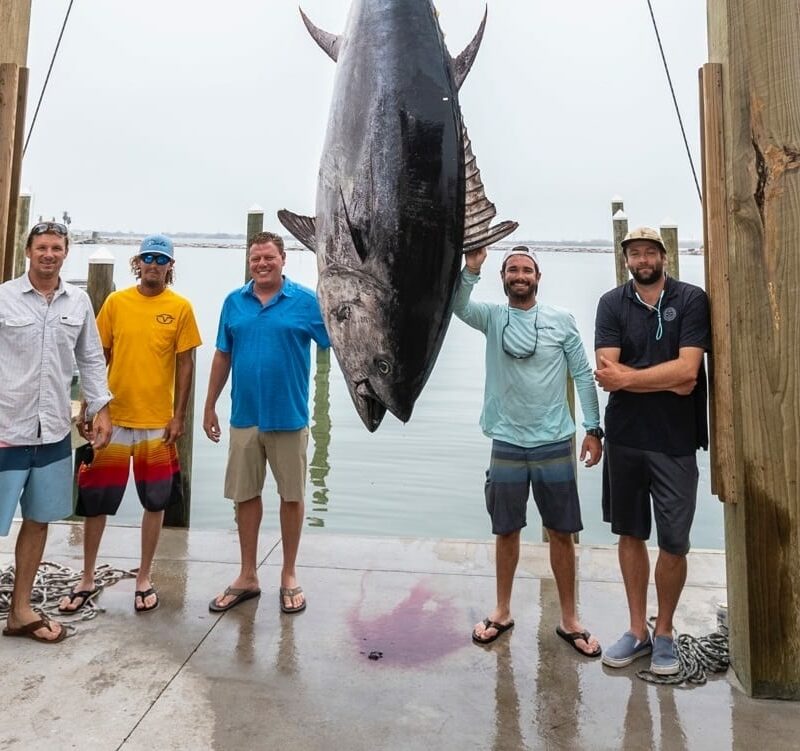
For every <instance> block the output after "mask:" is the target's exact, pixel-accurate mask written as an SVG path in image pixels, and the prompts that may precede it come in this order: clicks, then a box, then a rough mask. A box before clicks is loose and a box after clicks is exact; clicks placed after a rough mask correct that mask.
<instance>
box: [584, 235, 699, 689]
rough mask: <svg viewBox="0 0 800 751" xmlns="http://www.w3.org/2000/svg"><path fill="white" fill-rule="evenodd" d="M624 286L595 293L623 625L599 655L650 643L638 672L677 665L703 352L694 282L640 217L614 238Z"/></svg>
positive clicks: (641, 651) (607, 660)
mask: <svg viewBox="0 0 800 751" xmlns="http://www.w3.org/2000/svg"><path fill="white" fill-rule="evenodd" d="M622 250H623V253H624V254H625V260H626V263H627V266H628V270H629V271H630V273H631V276H632V277H633V278H632V279H631V280H630V281H628V282H627V283H626V284H623V285H622V286H620V287H617V288H616V289H613V290H611V291H610V292H607V293H606V294H605V295H603V296H602V297H601V298H600V302H599V303H598V306H597V317H596V320H595V353H596V357H597V370H596V371H595V378H596V379H597V382H598V383H599V384H600V386H601V387H602V388H603V389H604V390H605V391H607V392H610V394H611V395H610V397H609V400H608V406H607V407H606V413H605V433H606V445H605V458H604V462H603V518H604V520H605V521H607V522H610V523H611V529H612V531H613V532H614V533H615V534H617V535H619V536H620V537H619V563H620V568H621V569H622V577H623V579H624V581H625V592H626V594H627V598H628V609H629V612H630V628H629V630H628V631H626V632H625V633H624V634H623V636H622V637H621V638H620V639H619V640H618V641H617V642H616V643H615V644H613V645H612V646H611V647H609V648H607V649H606V651H605V653H604V654H603V663H604V664H606V665H608V666H609V667H624V666H625V665H629V664H631V663H632V662H633V661H634V660H636V659H638V658H639V657H643V656H645V655H648V654H651V653H652V658H651V664H650V670H651V671H652V672H653V673H656V674H658V675H674V674H675V673H677V672H678V671H679V669H680V665H679V661H678V658H677V654H676V652H675V645H674V642H673V637H672V633H673V631H672V617H673V615H674V613H675V608H676V607H677V604H678V599H679V598H680V594H681V591H682V590H683V585H684V582H685V581H686V554H687V553H688V552H689V530H690V528H691V525H692V519H693V518H694V511H695V503H696V498H697V480H698V472H697V461H696V458H695V452H696V451H697V449H698V448H704V449H707V448H708V425H707V420H706V393H707V392H706V377H705V369H704V367H703V355H704V353H705V352H706V351H707V350H708V349H709V348H710V342H711V337H710V331H709V314H708V299H707V297H706V294H705V292H703V290H702V289H700V288H699V287H695V286H694V285H691V284H686V283H685V282H679V281H677V280H676V279H672V278H670V277H668V276H667V275H666V274H665V273H664V262H665V260H666V250H665V248H664V243H663V241H662V239H661V236H660V235H659V234H658V232H656V231H655V230H653V229H650V228H647V227H642V228H640V229H636V230H633V231H632V232H629V233H628V235H627V236H626V237H625V239H624V240H623V241H622ZM651 498H652V507H653V515H654V516H655V522H656V531H657V534H658V547H659V555H658V561H657V563H656V570H655V584H656V592H657V596H658V616H657V618H656V624H655V629H654V632H653V637H652V638H651V637H650V633H649V631H648V628H647V617H646V609H647V584H648V580H649V578H650V559H649V557H648V553H647V548H646V545H645V541H646V540H648V539H649V537H650V527H651V507H650V499H651Z"/></svg>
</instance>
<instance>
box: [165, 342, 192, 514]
mask: <svg viewBox="0 0 800 751" xmlns="http://www.w3.org/2000/svg"><path fill="white" fill-rule="evenodd" d="M194 359H195V357H194V352H192V360H194ZM195 365H196V362H195ZM196 375H197V372H196V370H195V371H193V372H192V385H191V387H190V388H189V401H188V403H187V404H186V422H185V425H186V429H185V432H184V434H183V435H182V436H181V437H180V438H179V439H178V443H177V447H178V461H179V462H180V465H181V502H180V503H171V504H170V505H169V506H167V509H166V511H165V512H164V526H165V527H183V528H184V529H188V528H189V522H190V520H191V516H192V455H193V451H194V386H195V382H196V381H197V378H196Z"/></svg>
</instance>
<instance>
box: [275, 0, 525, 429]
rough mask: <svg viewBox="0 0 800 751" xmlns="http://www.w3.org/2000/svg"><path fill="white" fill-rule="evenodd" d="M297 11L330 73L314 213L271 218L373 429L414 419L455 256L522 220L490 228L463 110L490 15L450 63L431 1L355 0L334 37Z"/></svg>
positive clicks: (445, 319)
mask: <svg viewBox="0 0 800 751" xmlns="http://www.w3.org/2000/svg"><path fill="white" fill-rule="evenodd" d="M301 14H302V11H301ZM302 16H303V21H304V22H305V24H306V27H307V28H308V30H309V32H310V33H311V35H312V36H313V38H314V39H315V41H316V42H317V43H318V44H319V46H320V47H322V49H323V50H324V51H325V52H326V53H327V54H328V55H329V56H330V57H331V58H333V60H335V61H336V62H337V63H338V66H337V72H336V79H335V83H334V95H333V103H332V104H331V111H330V119H329V121H328V131H327V136H326V140H325V148H324V151H323V154H322V160H321V162H320V167H319V182H318V185H317V207H316V217H315V218H313V217H305V216H298V215H297V214H293V213H291V212H289V211H285V210H282V211H280V212H278V217H279V219H280V221H281V223H282V224H283V225H284V227H286V229H288V230H289V231H290V232H291V233H292V234H293V235H294V236H295V237H296V238H297V239H298V240H299V241H300V242H302V243H303V244H304V245H305V246H306V247H308V248H310V249H311V250H313V251H314V252H316V254H317V262H318V267H319V286H318V293H319V299H320V305H321V308H322V314H323V318H324V320H325V325H326V327H327V329H328V333H329V335H330V339H331V342H332V344H333V350H334V352H335V353H336V357H337V359H338V360H339V365H340V366H341V368H342V371H343V373H344V377H345V380H346V382H347V387H348V389H349V391H350V395H351V397H352V399H353V403H354V404H355V406H356V409H357V410H358V414H359V415H360V417H361V419H362V421H363V422H364V425H366V427H367V428H368V429H369V430H370V431H374V430H375V429H376V428H377V427H378V425H380V423H381V420H382V419H383V416H384V414H385V413H386V410H387V409H388V410H389V411H390V412H391V413H392V414H394V415H395V416H396V417H398V418H399V419H400V420H402V421H403V422H406V421H407V420H408V419H409V418H410V417H411V411H412V409H413V407H414V402H415V401H416V399H417V397H418V396H419V394H420V392H421V391H422V387H423V386H424V385H425V382H426V381H427V379H428V376H429V375H430V373H431V370H432V369H433V364H434V362H435V361H436V356H437V355H438V353H439V349H440V348H441V346H442V341H443V339H444V335H445V332H446V331H447V326H448V323H449V321H450V314H451V311H452V297H453V289H454V286H455V283H456V279H457V276H458V273H459V269H460V266H461V253H462V251H466V250H472V249H475V248H479V247H485V246H487V245H490V244H491V243H493V242H496V241H497V240H499V239H501V238H502V237H505V236H506V235H508V234H509V233H511V232H513V231H514V229H515V228H516V226H517V225H516V223H515V222H503V223H501V224H499V225H497V226H495V227H491V228H490V226H489V224H490V222H491V221H492V219H493V218H494V216H495V209H494V205H493V204H492V203H490V202H489V201H488V200H487V199H486V196H485V194H484V192H483V185H482V183H481V180H480V172H479V171H478V169H477V166H476V165H475V159H474V157H473V156H472V152H471V149H470V143H469V139H468V137H467V134H466V129H465V128H464V126H463V123H462V120H461V111H460V109H459V106H458V89H459V87H460V86H461V84H462V83H463V81H464V78H465V77H466V75H467V73H468V72H469V69H470V67H471V66H472V62H473V60H474V58H475V54H476V53H477V50H478V47H479V45H480V40H481V38H482V35H483V29H484V24H485V22H486V16H485V15H484V19H483V22H482V23H481V26H480V28H479V30H478V33H477V34H476V35H475V38H474V39H473V40H472V42H471V43H470V44H469V45H468V47H467V48H466V49H465V50H464V51H463V52H462V53H461V55H459V57H458V58H455V59H453V58H451V57H450V55H449V53H448V51H447V48H446V46H445V43H444V39H443V36H442V32H441V29H440V28H439V23H438V21H437V16H436V11H435V10H434V8H433V5H432V4H431V2H430V0H354V2H353V3H352V5H351V8H350V14H349V17H348V21H347V26H346V28H345V31H344V33H343V34H342V35H341V36H335V35H333V34H329V33H327V32H325V31H322V30H321V29H318V28H317V27H316V26H314V25H313V24H312V23H311V21H309V20H308V18H307V17H306V16H305V14H302Z"/></svg>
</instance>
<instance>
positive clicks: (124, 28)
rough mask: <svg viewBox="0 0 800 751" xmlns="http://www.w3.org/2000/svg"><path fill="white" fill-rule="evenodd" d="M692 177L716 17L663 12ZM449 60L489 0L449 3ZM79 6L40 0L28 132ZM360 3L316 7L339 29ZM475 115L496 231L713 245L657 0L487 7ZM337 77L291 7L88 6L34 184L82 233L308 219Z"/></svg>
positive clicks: (682, 6)
mask: <svg viewBox="0 0 800 751" xmlns="http://www.w3.org/2000/svg"><path fill="white" fill-rule="evenodd" d="M652 3H653V7H654V11H655V14H656V19H657V20H658V22H659V29H660V32H661V37H662V41H663V43H664V46H665V51H666V55H667V61H668V63H669V65H670V69H671V73H672V77H673V82H674V84H675V87H676V94H677V97H678V102H679V105H680V107H681V113H682V116H683V119H684V124H685V126H686V129H687V135H688V138H689V144H690V147H691V149H692V155H693V157H694V159H695V165H696V167H697V169H698V170H699V169H700V165H699V159H700V153H699V131H698V128H699V118H698V93H697V70H698V68H699V67H700V66H701V65H702V64H703V63H704V62H706V60H707V48H706V19H705V3H704V2H701V0H652ZM435 4H436V6H437V8H438V9H439V12H440V19H439V21H440V24H441V26H442V29H443V30H444V33H445V35H446V40H447V43H448V47H449V49H450V52H451V54H452V55H454V56H455V55H457V54H458V53H459V52H460V51H461V49H462V48H463V47H464V46H465V45H466V44H467V42H469V40H470V39H471V38H472V35H473V34H474V32H475V30H476V29H477V27H478V25H479V23H480V19H481V16H482V13H483V9H484V2H483V0H439V2H437V3H435ZM67 5H68V1H67V0H33V14H32V19H31V37H30V47H29V52H28V65H29V67H30V69H31V80H30V87H29V94H28V124H29V123H30V118H31V116H32V113H33V108H34V106H35V103H36V99H37V98H38V96H39V92H40V90H41V86H42V83H43V81H44V76H45V74H46V71H47V65H48V63H49V60H50V56H51V55H52V51H53V47H54V45H55V42H56V39H57V36H58V31H59V29H60V26H61V23H62V21H63V17H64V13H65V11H66V8H67ZM348 6H349V1H348V0H303V8H304V9H305V10H306V12H307V13H308V14H309V16H310V17H311V18H312V19H313V20H314V21H315V23H316V24H317V25H318V26H320V27H322V28H324V29H326V30H328V31H331V32H335V33H338V32H339V31H341V30H342V29H343V28H344V23H345V17H346V14H347V8H348ZM488 7H489V18H488V23H487V28H486V34H485V36H484V40H483V44H482V47H481V50H480V52H479V54H478V57H477V61H476V63H475V65H474V67H473V69H472V72H471V73H470V75H469V77H468V78H467V80H466V82H465V84H464V86H463V87H462V89H461V94H460V100H461V109H462V113H463V116H464V119H465V122H466V124H467V126H468V128H469V131H470V136H471V138H472V143H473V149H474V151H475V154H476V156H477V159H478V164H479V166H480V168H481V171H482V175H483V178H484V183H485V186H486V191H487V195H488V196H489V197H490V198H491V199H492V200H493V201H494V202H495V203H496V205H497V208H498V219H516V220H517V221H519V222H520V229H519V230H518V232H517V234H516V236H515V237H516V238H518V239H523V238H528V239H551V240H566V239H578V240H580V239H589V238H602V237H610V234H611V221H610V200H611V198H612V197H613V196H614V195H616V194H619V195H620V196H622V198H623V199H624V201H625V209H626V212H627V214H628V217H629V220H630V222H631V225H632V226H634V225H640V224H650V225H658V224H660V223H661V222H662V221H663V220H665V219H667V218H669V219H671V220H673V221H674V222H675V223H677V224H678V226H679V231H680V236H681V239H689V238H694V239H699V238H701V236H702V215H701V209H700V202H699V199H698V197H697V193H696V190H695V186H694V181H693V178H692V174H691V171H690V168H689V164H688V160H687V157H686V153H685V149H684V146H683V141H682V138H681V134H680V130H679V128H678V123H677V119H676V115H675V111H674V108H673V104H672V100H671V97H670V93H669V88H668V86H667V82H666V77H665V74H664V70H663V66H662V62H661V58H660V56H659V52H658V47H657V44H656V39H655V34H654V31H653V27H652V23H651V20H650V16H649V11H648V8H647V2H646V0H611V2H598V1H597V0H562V1H561V2H559V3H554V2H550V1H547V2H545V0H489V2H488ZM334 68H335V64H334V63H333V62H332V61H331V60H330V59H328V58H327V57H326V56H325V55H324V53H323V52H322V51H321V50H320V49H319V48H318V47H317V46H316V44H315V43H314V42H313V41H312V40H311V38H310V37H309V36H308V33H307V32H306V30H305V27H304V26H303V24H302V22H301V20H300V16H299V13H298V11H297V3H296V2H295V1H294V0H229V2H227V3H220V2H219V0H213V1H212V0H191V1H190V0H168V1H167V0H137V2H135V3H132V2H109V0H76V2H75V4H74V6H73V10H72V14H71V16H70V20H69V24H68V26H67V30H66V33H65V36H64V40H63V42H62V45H61V50H60V52H59V56H58V59H57V61H56V66H55V69H54V72H53V74H52V76H51V79H50V84H49V86H48V90H47V93H46V95H45V99H44V104H43V106H42V110H41V112H40V113H39V118H38V121H37V123H36V126H35V129H34V133H33V137H32V139H31V142H30V145H29V148H28V152H27V156H26V158H25V163H24V167H23V184H24V186H26V187H28V188H29V189H30V190H31V191H32V193H33V195H34V213H35V215H37V216H38V215H39V214H44V215H46V216H48V217H49V216H52V215H55V216H60V215H61V212H62V211H63V210H64V209H67V210H69V212H70V214H71V215H72V218H73V227H77V228H82V229H107V230H115V229H131V230H136V231H142V232H152V231H167V232H174V231H198V232H201V233H202V232H243V231H244V226H245V218H246V213H247V210H248V208H249V207H250V206H251V205H252V204H254V203H257V204H259V205H261V206H262V207H263V208H264V209H265V212H266V217H265V224H266V225H267V227H268V228H277V227H278V223H277V219H276V218H275V212H276V211H277V210H278V209H279V208H283V207H286V208H289V209H291V210H293V211H295V212H298V213H301V214H311V213H313V210H314V196H315V188H316V174H317V167H318V163H319V157H320V150H321V148H322V142H323V137H324V133H325V127H326V123H327V115H328V108H329V104H330V97H331V90H332V84H333V75H334Z"/></svg>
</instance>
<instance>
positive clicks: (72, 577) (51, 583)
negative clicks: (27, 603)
mask: <svg viewBox="0 0 800 751" xmlns="http://www.w3.org/2000/svg"><path fill="white" fill-rule="evenodd" d="M81 576H82V572H81V571H76V570H74V569H71V568H69V567H68V566H62V565H61V564H59V563H53V562H52V561H42V562H41V563H40V564H39V569H38V571H37V572H36V578H35V579H34V582H33V591H32V593H31V604H32V605H33V609H34V610H36V611H37V612H39V613H43V614H44V615H46V616H48V617H52V618H55V619H56V620H58V621H61V622H62V623H63V622H66V623H74V622H77V621H90V620H92V618H96V617H97V615H98V614H99V613H103V612H105V609H104V608H103V607H101V606H100V605H98V604H97V598H98V597H99V596H100V593H101V592H102V591H103V590H104V589H105V588H106V587H110V586H112V585H114V584H116V583H117V582H118V581H120V580H122V579H131V578H135V577H136V573H135V572H133V571H125V570H124V569H119V568H113V567H111V566H109V565H102V566H98V567H97V569H96V570H95V572H94V589H95V590H97V591H96V592H95V593H94V594H92V595H91V596H90V597H89V598H88V600H87V601H86V603H85V604H84V605H83V607H81V608H80V609H79V610H77V611H76V612H75V613H74V614H73V613H60V612H59V610H58V602H59V600H60V599H61V598H62V597H64V596H65V595H69V594H70V593H71V592H72V591H73V589H75V587H76V586H77V585H78V584H79V583H80V580H81ZM13 589H14V566H6V567H5V568H0V618H5V617H7V616H8V612H9V610H10V609H11V592H12V591H13Z"/></svg>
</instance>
